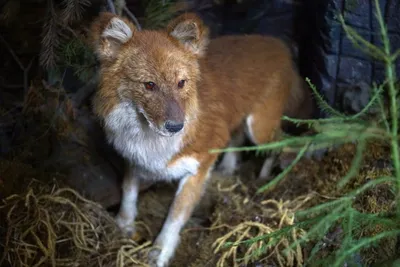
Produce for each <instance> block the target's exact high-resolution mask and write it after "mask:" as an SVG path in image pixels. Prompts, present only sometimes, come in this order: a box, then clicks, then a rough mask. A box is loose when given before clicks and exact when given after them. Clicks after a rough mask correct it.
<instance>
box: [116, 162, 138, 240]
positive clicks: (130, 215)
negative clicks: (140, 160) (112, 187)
mask: <svg viewBox="0 0 400 267" xmlns="http://www.w3.org/2000/svg"><path fill="white" fill-rule="evenodd" d="M139 185H140V183H139V178H138V177H137V176H136V175H135V174H134V171H133V167H132V166H130V165H127V168H126V172H125V176H124V180H123V182H122V200H121V206H120V209H119V212H118V215H117V216H116V218H115V219H116V222H117V224H118V226H119V228H120V229H121V230H122V231H123V232H124V233H125V234H127V235H133V234H134V232H135V228H134V222H135V218H136V214H137V199H138V194H139Z"/></svg>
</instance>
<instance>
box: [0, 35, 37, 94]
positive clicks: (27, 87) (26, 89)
mask: <svg viewBox="0 0 400 267" xmlns="http://www.w3.org/2000/svg"><path fill="white" fill-rule="evenodd" d="M0 40H1V42H2V43H3V44H4V46H5V47H6V48H7V50H8V52H9V53H10V54H11V56H12V57H13V59H14V60H15V62H16V63H17V64H18V66H19V68H20V69H21V70H22V71H23V73H24V85H23V86H24V91H25V92H27V91H28V89H29V80H28V79H29V70H30V69H31V67H32V63H33V60H34V59H35V57H33V58H32V59H31V60H30V61H29V64H28V66H26V67H25V66H24V64H22V62H21V60H20V59H19V58H18V56H17V55H16V54H15V52H14V50H13V49H12V48H11V46H10V45H9V44H8V43H7V41H6V40H5V39H4V38H3V36H2V35H0Z"/></svg>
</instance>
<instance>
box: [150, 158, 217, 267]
mask: <svg viewBox="0 0 400 267" xmlns="http://www.w3.org/2000/svg"><path fill="white" fill-rule="evenodd" d="M210 170H211V164H205V165H203V166H200V169H199V171H198V173H197V174H196V175H193V176H188V177H185V178H183V179H182V180H181V181H180V183H179V187H178V190H177V192H176V194H175V198H174V201H173V203H172V205H171V207H170V210H169V212H168V216H167V219H166V220H165V222H164V225H163V227H162V229H161V232H160V233H159V235H158V236H157V238H156V240H155V242H154V248H153V249H152V251H151V252H150V253H149V261H150V265H151V266H154V267H165V266H168V263H169V261H170V259H171V258H172V257H173V255H174V253H175V250H176V247H177V246H178V243H179V239H180V231H181V230H182V228H183V227H184V226H185V224H186V222H187V221H188V219H189V218H190V216H191V214H192V212H193V210H194V208H195V207H196V205H197V203H198V202H199V200H200V198H201V196H202V194H203V192H204V188H205V185H206V182H207V179H208V177H209V172H210Z"/></svg>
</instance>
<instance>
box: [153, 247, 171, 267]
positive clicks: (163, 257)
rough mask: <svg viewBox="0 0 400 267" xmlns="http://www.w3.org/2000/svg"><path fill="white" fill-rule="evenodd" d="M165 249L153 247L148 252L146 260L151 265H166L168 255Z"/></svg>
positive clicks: (157, 266) (162, 266)
mask: <svg viewBox="0 0 400 267" xmlns="http://www.w3.org/2000/svg"><path fill="white" fill-rule="evenodd" d="M168 254H169V253H168V251H167V250H166V249H160V248H159V247H153V248H152V249H151V250H150V252H149V254H148V260H149V265H150V266H151V267H167V266H168V262H169V255H168Z"/></svg>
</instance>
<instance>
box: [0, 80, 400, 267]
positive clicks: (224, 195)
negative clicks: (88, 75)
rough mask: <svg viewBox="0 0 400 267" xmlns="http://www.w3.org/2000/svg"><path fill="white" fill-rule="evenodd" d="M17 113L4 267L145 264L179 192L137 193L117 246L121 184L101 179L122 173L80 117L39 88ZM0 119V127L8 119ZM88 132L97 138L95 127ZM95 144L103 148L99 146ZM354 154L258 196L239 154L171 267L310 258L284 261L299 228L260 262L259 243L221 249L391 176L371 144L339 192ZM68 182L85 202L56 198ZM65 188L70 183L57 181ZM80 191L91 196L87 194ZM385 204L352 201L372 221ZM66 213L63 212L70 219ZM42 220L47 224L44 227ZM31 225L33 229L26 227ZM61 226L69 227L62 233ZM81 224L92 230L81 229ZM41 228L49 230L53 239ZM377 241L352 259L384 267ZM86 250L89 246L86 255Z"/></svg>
mask: <svg viewBox="0 0 400 267" xmlns="http://www.w3.org/2000/svg"><path fill="white" fill-rule="evenodd" d="M24 105H25V106H24V109H23V111H22V114H17V115H18V116H17V115H13V116H12V117H14V119H16V120H18V122H17V124H16V125H17V126H16V127H15V131H16V136H15V138H14V140H15V144H16V145H14V147H13V149H12V150H11V152H10V153H9V155H8V156H7V157H4V158H2V159H0V198H1V199H2V200H4V201H5V203H6V205H3V206H2V208H1V209H0V212H1V213H2V214H0V217H1V218H6V220H3V219H2V220H1V222H0V223H1V227H0V231H1V235H0V237H4V238H3V239H2V240H0V244H2V246H1V249H2V252H3V255H5V258H3V260H4V261H3V263H5V262H11V264H10V266H35V263H38V262H39V261H40V260H39V259H40V257H39V256H35V257H33V256H32V255H42V256H46V255H47V257H48V261H47V260H44V261H45V262H46V264H45V265H39V266H76V263H75V265H74V263H70V264H67V263H66V261H67V260H61V259H60V258H59V257H61V256H62V255H63V257H64V258H66V259H67V258H68V259H69V260H70V261H71V259H73V261H72V262H74V261H75V262H80V263H81V264H80V266H88V267H89V266H146V265H145V263H143V262H144V258H145V255H146V253H147V251H148V249H149V247H150V244H151V241H152V240H153V239H154V238H155V236H156V234H157V233H158V231H159V230H160V228H161V226H162V223H163V220H164V219H165V216H166V214H167V212H168V207H169V205H170V203H171V201H172V197H173V195H174V193H175V190H176V186H177V185H176V184H166V183H158V184H156V185H154V186H152V187H150V188H148V189H147V190H145V191H143V192H141V194H140V197H139V215H138V218H137V229H138V234H137V235H136V236H135V237H134V240H133V241H132V240H125V239H124V238H123V237H122V236H121V234H120V233H119V232H118V229H117V228H116V225H115V223H114V221H113V220H112V217H111V216H113V215H114V214H115V212H116V211H117V209H118V202H119V200H120V192H119V191H118V188H119V186H120V185H119V184H118V183H117V182H115V181H114V182H110V181H113V180H112V179H107V178H110V176H112V175H111V174H113V175H114V176H118V175H119V176H120V175H121V174H122V172H121V166H120V167H118V164H114V166H117V167H116V169H118V170H119V171H120V174H118V175H117V174H115V172H111V171H108V172H107V171H106V170H107V168H99V167H98V166H105V165H104V164H103V163H102V161H101V160H99V158H101V157H100V156H99V155H98V154H99V153H100V150H101V149H100V148H99V146H98V145H96V142H95V141H94V139H95V138H94V135H92V134H90V133H87V132H85V130H86V128H85V127H83V126H82V125H86V124H83V123H81V122H82V121H84V120H83V119H82V117H84V116H86V115H85V113H83V115H82V110H81V111H79V112H78V111H77V110H76V109H75V108H74V107H73V104H71V103H70V101H69V100H68V97H66V96H65V94H63V93H62V91H60V90H57V89H56V88H53V87H51V86H48V85H46V84H43V83H42V82H41V81H37V82H36V83H35V86H32V88H31V91H30V92H29V93H28V95H27V97H26V100H25V103H24ZM1 112H3V113H1V115H2V118H3V119H4V118H6V116H7V114H9V113H8V112H7V111H1ZM86 112H88V111H86ZM80 116H81V117H80ZM93 132H99V130H98V129H97V128H94V130H93ZM99 140H100V142H101V138H99ZM354 154H355V145H353V144H348V145H344V146H342V147H340V148H338V149H332V150H331V151H329V152H328V153H327V154H326V155H325V156H324V157H323V158H322V159H320V160H316V159H307V158H304V159H302V160H301V161H300V162H299V163H298V164H297V165H296V166H295V167H294V169H293V170H292V171H291V172H290V173H289V174H288V175H287V176H286V177H285V178H284V180H282V181H281V182H280V183H278V184H277V185H276V186H275V187H274V188H272V189H271V190H269V191H266V192H264V193H262V194H255V193H256V191H257V189H258V188H259V187H260V186H261V185H263V184H265V181H260V180H257V179H255V176H256V173H257V172H258V171H259V168H260V166H261V164H262V161H263V159H262V158H261V157H256V156H254V154H251V153H249V154H247V155H246V156H247V158H246V157H245V158H246V160H245V161H244V162H242V165H241V167H240V170H239V173H238V174H237V175H236V176H232V177H224V176H222V175H221V174H219V173H218V172H214V173H213V175H212V178H211V179H210V182H209V184H208V187H207V190H206V193H205V195H204V197H203V198H202V201H201V203H200V205H199V206H198V207H197V209H196V210H195V212H194V214H193V216H192V217H191V219H190V221H189V222H188V224H187V225H186V227H185V229H184V230H183V232H182V234H181V243H180V246H179V247H178V249H177V252H176V255H175V257H174V260H173V262H172V263H171V266H177V267H180V266H185V267H186V266H192V267H208V266H217V267H220V266H233V267H236V266H271V267H272V266H300V265H301V264H302V263H303V262H304V261H305V260H307V258H308V256H309V255H310V253H311V249H312V245H313V242H309V243H307V244H306V245H305V246H303V247H300V246H297V247H295V248H294V249H292V250H289V252H288V254H284V253H283V250H284V249H286V248H288V246H289V244H290V243H291V242H293V241H294V240H296V239H298V238H299V237H301V236H302V235H303V234H304V233H305V230H304V229H300V228H294V230H293V231H292V232H291V236H290V238H287V237H280V238H275V239H274V240H272V241H273V243H272V245H271V246H270V247H269V248H268V249H267V250H266V252H265V253H264V254H261V255H256V254H255V253H257V251H258V249H259V248H261V247H263V246H265V243H264V242H263V241H262V240H261V241H257V242H256V243H254V244H252V245H244V244H240V245H239V246H228V247H226V246H224V244H225V243H227V242H228V243H229V242H238V241H245V240H248V239H250V238H254V237H260V236H263V235H265V234H269V233H274V232H276V231H277V230H279V229H282V228H284V227H285V226H290V225H293V224H294V223H295V221H296V218H295V217H294V212H295V211H298V210H301V209H305V208H309V207H311V206H313V205H316V204H319V203H323V202H326V201H328V200H332V199H335V198H338V197H340V196H342V195H343V194H345V193H347V192H350V191H352V190H353V189H355V188H358V187H360V186H361V185H363V184H365V183H366V182H367V181H370V180H371V179H375V178H376V177H380V176H383V175H390V174H391V172H392V169H393V167H392V166H391V160H390V149H389V146H388V145H387V144H382V143H374V142H373V143H370V144H369V145H368V147H367V150H366V152H365V155H364V161H363V163H362V167H361V169H360V173H359V175H357V176H356V177H354V178H353V179H352V180H351V181H350V182H349V183H348V185H347V186H346V187H344V188H343V189H341V190H339V189H338V188H337V187H336V185H337V182H338V181H339V180H340V179H341V178H342V177H343V176H345V174H346V173H347V172H348V171H349V168H350V166H351V162H352V160H353V157H354ZM102 155H103V156H104V155H107V156H108V157H109V158H111V155H112V151H111V150H106V149H104V151H102ZM49 158H51V160H50V159H49ZM83 163H85V164H83ZM102 164H103V165H102ZM89 169H90V170H89ZM92 169H94V170H95V171H92ZM275 174H277V173H276V172H274V173H273V175H275ZM89 176H90V177H89ZM87 177H89V179H86V178H87ZM71 179H72V181H73V183H72V187H73V188H74V189H75V190H77V191H78V192H79V193H80V194H82V195H83V196H84V197H85V198H87V199H88V200H87V201H86V200H85V201H83V200H82V199H80V198H79V197H77V196H76V195H75V194H72V193H71V192H70V193H68V194H67V195H68V196H64V195H58V194H61V193H60V192H59V191H57V190H56V188H62V187H64V186H65V185H68V186H71ZM32 180H38V181H41V182H42V183H43V186H42V185H40V184H39V185H37V186H35V187H31V182H32ZM67 180H68V181H69V183H67V182H65V181H67ZM55 185H57V186H55ZM44 188H47V189H46V190H44ZM87 189H90V190H91V192H86V191H87ZM27 192H28V193H27ZM55 192H56V193H55ZM57 192H58V193H57ZM61 192H64V193H65V191H61ZM68 192H69V191H68ZM64 193H63V194H64ZM12 194H17V197H16V196H14V197H12V198H11V200H10V199H9V198H8V197H9V196H11V195H12ZM44 200H46V201H44ZM90 201H94V202H97V203H99V204H100V205H101V207H98V204H96V203H94V202H90ZM7 203H8V204H7ZM51 203H53V204H54V205H53V204H51ZM392 204H393V194H392V193H391V192H390V188H389V187H388V186H387V185H385V184H382V185H379V186H376V187H374V188H373V189H371V190H369V191H367V192H365V193H363V194H362V196H361V197H359V199H357V200H356V201H355V202H354V206H355V208H357V210H359V211H361V212H363V211H367V212H371V213H377V212H381V211H390V210H391V209H392V207H393V205H392ZM60 205H61V206H62V207H61V208H60ZM65 205H66V207H65ZM12 207H14V208H12ZM15 207H17V208H15ZM106 208H107V210H106ZM32 209H33V210H32ZM10 210H11V211H10ZM64 210H68V212H69V213H68V214H69V216H66V214H65V213H64ZM10 212H11V215H10ZM82 214H83V215H85V214H86V215H87V216H86V215H85V216H83V215H82ZM40 216H45V217H46V220H45V221H43V219H41V217H40ZM79 220H80V221H79ZM82 220H83V221H82ZM32 222H35V224H34V225H31V223H32ZM66 225H76V227H77V228H76V229H75V228H71V227H69V228H68V227H67V228H65V227H66ZM88 225H89V226H91V227H89V228H87V227H88ZM78 226H79V227H78ZM80 227H82V229H84V230H82V229H81V228H80ZM85 227H86V228H85ZM27 229H29V231H28V230H27ZM44 229H51V231H50V230H49V231H50V232H51V233H53V234H52V235H51V237H52V239H51V238H50V239H49V234H48V232H46V231H44ZM381 230H382V229H379V227H377V229H369V230H368V231H367V232H364V233H363V235H374V234H376V233H379V231H381ZM77 231H78V232H77ZM335 231H336V230H335V229H331V231H330V233H329V235H331V236H329V237H327V239H328V240H330V239H333V241H332V240H331V241H326V240H325V241H324V244H325V248H324V249H322V250H321V251H320V252H319V255H318V256H319V257H320V258H324V257H327V256H328V255H329V253H330V252H331V251H333V250H335V249H337V248H338V247H339V246H340V238H339V237H337V235H336V234H335ZM28 232H29V233H30V234H31V235H32V237H31V238H29V239H27V237H26V236H27V235H28V234H27V233H28ZM68 233H70V235H68ZM332 236H333V237H332ZM11 237H13V238H12V239H10V238H11ZM105 237H107V238H105ZM7 240H8V241H9V242H8V243H7ZM22 240H23V242H22ZM65 240H69V243H68V244H69V245H63V246H61V247H59V246H57V245H54V244H59V243H60V242H61V243H62V242H64V241H65ZM50 241H51V242H50ZM269 241H270V242H272V241H271V240H269ZM132 242H134V243H132ZM382 242H385V243H384V244H385V245H384V246H379V245H378V246H375V247H372V248H370V249H368V250H365V251H363V252H362V253H361V254H360V255H358V254H357V255H355V256H357V257H358V256H359V257H360V258H362V259H363V260H364V261H365V262H367V263H371V264H372V263H374V264H378V265H377V266H383V265H382V264H381V262H383V261H385V260H389V261H390V260H391V259H393V257H395V256H396V255H399V246H398V244H396V238H387V239H385V240H383V241H382ZM21 244H23V245H21ZM90 244H92V245H93V244H97V245H93V247H92V248H91V249H88V248H87V246H89V245H90ZM21 246H22V247H21ZM48 246H50V247H48ZM121 247H122V252H121V250H120V248H121ZM60 249H62V250H63V251H60ZM21 251H22V252H21ZM4 252H6V253H4ZM28 252H29V253H28ZM18 253H28V254H29V255H31V256H29V255H28V254H24V255H25V256H26V257H25V258H24V259H25V260H27V259H28V261H29V264H25V265H24V264H22V263H21V262H22V260H21V257H20V256H18ZM49 255H52V256H51V257H50V256H49ZM65 255H67V256H65ZM96 255H103V256H104V257H102V259H103V261H102V262H95V265H93V258H94V257H95V256H96ZM122 259H125V263H126V261H128V262H129V261H132V259H134V260H135V263H134V264H126V265H119V264H121V262H123V260H122ZM1 260H2V257H0V261H1ZM54 262H56V263H57V264H56V265H54ZM116 263H118V264H117V265H116ZM1 264H2V263H1V262H0V265H1ZM1 266H3V265H1ZM5 266H7V265H5ZM315 266H318V265H315ZM360 266H361V265H360Z"/></svg>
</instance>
